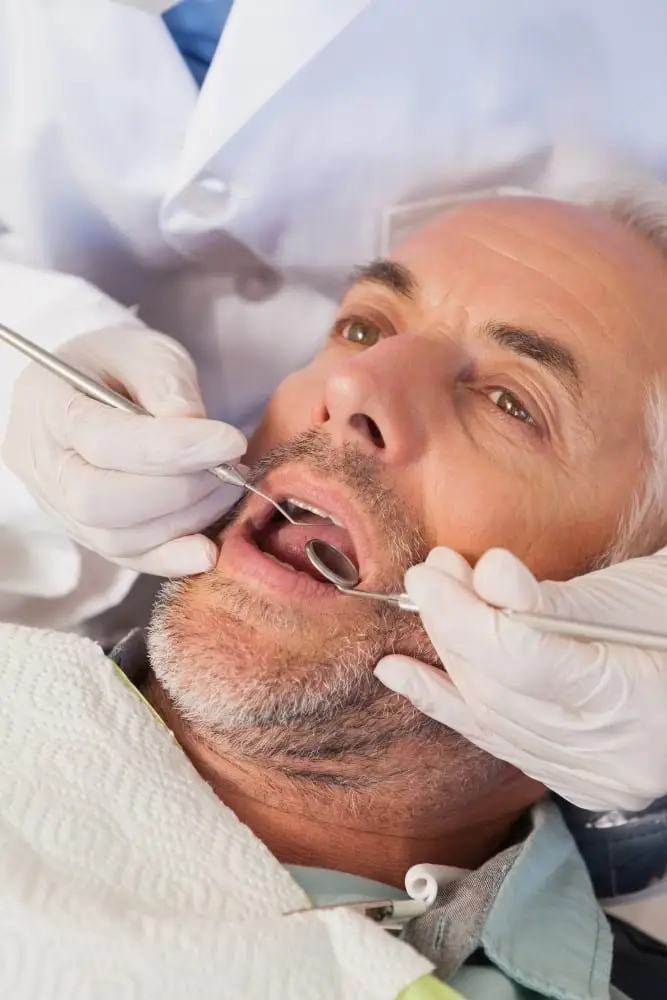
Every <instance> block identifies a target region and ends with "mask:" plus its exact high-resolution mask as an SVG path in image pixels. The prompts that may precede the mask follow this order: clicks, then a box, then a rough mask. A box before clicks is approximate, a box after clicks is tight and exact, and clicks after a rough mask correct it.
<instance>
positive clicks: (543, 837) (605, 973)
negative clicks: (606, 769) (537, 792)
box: [451, 802, 613, 1000]
mask: <svg viewBox="0 0 667 1000" xmlns="http://www.w3.org/2000/svg"><path fill="white" fill-rule="evenodd" d="M532 816H533V824H534V825H533V831H532V833H531V834H530V835H529V836H528V839H527V840H526V842H525V843H524V845H523V848H522V850H521V853H520V854H519V856H518V858H517V860H516V861H515V862H514V865H513V866H512V868H511V869H510V871H509V872H508V874H507V876H506V877H505V881H504V882H503V884H502V886H501V887H500V891H499V892H498V895H497V897H496V900H495V902H494V904H493V906H492V907H491V909H490V911H489V915H488V917H487V920H486V923H485V925H484V931H483V933H482V946H483V948H484V951H485V952H486V954H487V956H488V957H489V958H490V959H491V961H492V962H493V963H494V965H496V966H497V967H498V968H499V969H501V970H502V971H503V972H504V973H505V974H506V975H507V976H509V978H510V979H512V980H514V981H515V982H516V983H520V984H521V985H523V986H524V987H526V988H528V989H530V990H534V991H536V992H537V993H538V994H540V995H543V996H547V997H558V998H562V1000H565V998H568V1000H575V998H576V1000H607V998H608V997H609V996H610V992H609V981H610V978H611V960H612V951H613V939H612V934H611V930H610V927H609V924H608V923H607V920H606V918H605V916H604V914H603V912H602V910H601V909H600V906H599V904H598V902H597V900H596V899H595V894H594V892H593V886H592V884H591V880H590V878H589V875H588V872H587V871H586V866H585V864H584V861H583V859H582V857H581V855H580V854H579V852H578V850H577V847H576V845H575V843H574V840H573V839H572V836H571V834H570V832H569V831H568V829H567V827H566V826H565V823H564V821H563V818H562V816H561V814H560V812H559V811H558V808H557V806H555V805H554V803H553V802H544V803H541V804H540V805H538V806H536V807H535V808H534V810H533V814H532ZM451 985H452V986H453V987H454V988H455V989H456V988H457V984H456V979H454V980H453V982H452V983H451Z"/></svg>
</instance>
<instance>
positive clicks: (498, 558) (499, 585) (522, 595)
mask: <svg viewBox="0 0 667 1000" xmlns="http://www.w3.org/2000/svg"><path fill="white" fill-rule="evenodd" d="M472 585H473V589H474V590H475V593H476V594H477V596H478V597H481V598H482V600H483V601H486V603H487V604H491V605H493V607H496V608H511V609H512V611H537V610H540V611H545V610H547V609H546V608H545V607H544V606H543V604H542V602H541V595H540V584H539V583H538V582H537V580H536V579H535V577H534V576H533V574H532V573H531V572H530V570H529V569H528V567H527V566H525V565H524V564H523V563H522V562H521V560H520V559H517V557H516V556H515V555H512V553H511V552H508V551H507V549H489V550H488V552H485V553H484V555H483V556H482V557H481V559H479V560H478V561H477V563H476V565H475V569H474V571H473V576H472Z"/></svg>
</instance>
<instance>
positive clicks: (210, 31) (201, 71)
mask: <svg viewBox="0 0 667 1000" xmlns="http://www.w3.org/2000/svg"><path fill="white" fill-rule="evenodd" d="M233 2H234V0H181V2H180V3H177V4H176V6H175V7H172V8H171V9H170V10H168V11H166V12H165V13H164V14H163V15H162V16H163V19H164V22H165V24H166V25H167V27H168V28H169V31H170V32H171V36H172V38H173V39H174V41H175V42H176V45H178V48H179V49H180V52H181V55H182V56H183V58H184V59H185V61H186V63H187V64H188V68H189V69H190V72H191V73H192V75H193V77H194V78H195V80H196V81H197V84H198V85H199V86H200V87H201V85H202V83H203V82H204V80H205V79H206V74H207V73H208V68H209V66H210V65H211V61H212V59H213V56H214V55H215V50H216V49H217V47H218V42H219V41H220V36H221V35H222V29H223V28H224V26H225V24H226V22H227V18H228V17H229V12H230V10H231V9H232V4H233Z"/></svg>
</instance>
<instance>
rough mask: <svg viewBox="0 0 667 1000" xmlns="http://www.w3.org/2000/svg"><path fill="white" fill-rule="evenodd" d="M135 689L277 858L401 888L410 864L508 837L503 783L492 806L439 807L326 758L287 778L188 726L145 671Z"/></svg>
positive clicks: (513, 810)
mask: <svg viewBox="0 0 667 1000" xmlns="http://www.w3.org/2000/svg"><path fill="white" fill-rule="evenodd" d="M144 694H145V696H146V697H147V698H148V700H149V701H150V703H151V704H152V705H153V707H154V708H155V709H156V711H157V712H158V714H159V715H160V716H161V717H162V718H163V719H164V721H165V722H166V724H167V725H168V726H169V728H170V729H171V730H172V732H173V733H174V735H175V737H176V739H177V740H178V741H179V743H180V744H181V746H182V747H183V750H184V751H185V753H186V754H187V755H188V757H189V758H190V760H191V762H192V764H193V765H194V767H195V768H196V769H197V771H198V772H199V774H200V775H201V776H202V777H203V778H204V779H205V780H206V781H207V783H208V784H209V785H210V786H211V788H212V789H213V791H214V792H215V794H216V795H217V796H218V798H220V799H221V800H222V802H224V803H225V805H227V806H228V807H229V808H230V809H232V810H233V812H234V813H235V814H236V816H237V817H238V818H239V819H240V820H241V821H242V822H243V823H245V824H246V825H247V826H248V827H250V829H251V830H252V831H253V832H254V833H255V835H256V836H257V837H258V838H259V839H260V840H261V841H262V842H263V843H264V844H265V845H266V846H267V847H268V848H269V850H270V851H271V852H272V854H273V855H274V856H275V857H276V858H277V859H278V860H279V861H281V862H282V863H283V864H294V865H304V866H309V867H317V868H327V869H330V870H334V871H343V872H348V873H349V874H354V875H362V876H364V877H366V878H371V879H375V880H377V881H379V882H384V883H385V884H387V885H393V886H399V887H402V886H403V885H404V878H405V873H406V872H407V870H408V869H409V868H410V867H411V866H412V865H414V864H420V863H426V862H428V863H431V864H442V865H451V866H455V867H458V868H475V867H478V866H479V865H480V864H482V863H483V862H484V861H486V860H487V859H488V858H489V857H491V856H492V855H493V854H495V853H497V851H498V850H500V849H501V848H502V847H503V846H504V845H505V844H506V843H507V841H508V836H509V833H510V831H511V829H512V826H513V824H514V821H515V820H516V819H517V818H518V816H519V814H520V813H521V812H522V811H523V810H522V808H521V806H519V805H518V804H516V803H513V802H512V801H511V799H512V797H511V792H510V794H509V801H508V802H507V808H506V809H503V810H502V813H501V815H498V811H497V809H495V808H494V809H493V810H490V809H489V803H487V802H481V803H479V804H478V806H477V807H476V808H474V809H472V808H468V807H466V808H465V809H462V810H460V811H459V810H457V809H456V808H454V809H452V810H451V814H450V815H448V810H447V809H446V806H443V803H441V802H438V803H434V806H433V808H430V807H429V805H428V803H427V802H425V801H423V797H422V796H420V789H419V788H418V787H415V788H414V794H412V795H410V796H409V798H410V800H411V802H410V806H409V807H407V806H406V805H405V802H406V799H407V798H408V796H406V797H401V798H400V800H398V801H397V798H396V796H395V795H394V794H393V793H392V794H389V795H384V794H383V792H382V789H381V788H379V789H378V788H377V787H374V788H373V789H372V790H371V791H370V792H369V793H364V792H359V791H357V790H350V789H348V788H346V787H344V786H340V785H338V784H334V783H332V782H330V781H328V780H327V777H328V776H327V769H326V764H324V765H322V764H318V769H319V775H320V777H321V780H318V779H317V775H318V771H317V770H316V769H315V768H313V767H310V768H309V775H308V777H305V778H303V779H295V778H294V777H293V776H292V775H289V776H288V775H285V774H283V773H282V772H281V770H280V768H279V767H275V766H272V767H270V768H269V767H264V766H263V765H262V764H257V763H256V762H254V761H248V760H246V759H238V758H236V757H235V756H234V755H233V753H232V752H230V751H229V750H228V748H225V750H223V751H220V750H219V749H217V747H216V746H215V745H214V744H212V743H211V742H208V741H206V740H205V739H202V738H200V737H199V736H198V735H196V734H194V733H192V732H191V731H190V730H189V729H188V728H187V727H186V726H185V725H184V724H183V723H182V721H181V720H180V718H179V717H178V716H177V715H176V713H175V712H174V710H173V708H172V706H171V704H170V703H169V701H168V699H167V698H166V696H165V694H164V692H163V691H162V689H161V688H160V687H159V686H158V685H157V683H156V682H155V680H154V679H152V680H151V681H150V682H149V684H148V686H147V688H146V690H145V691H144ZM396 766H399V763H398V762H397V764H396ZM415 784H417V783H415ZM508 791H509V790H508ZM496 804H497V800H496ZM492 813H493V817H492Z"/></svg>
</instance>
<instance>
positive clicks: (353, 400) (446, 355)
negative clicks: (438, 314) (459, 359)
mask: <svg viewBox="0 0 667 1000" xmlns="http://www.w3.org/2000/svg"><path fill="white" fill-rule="evenodd" d="M452 353H453V352H452V348H451V347H450V348H447V347H446V346H445V345H443V344H442V343H437V342H435V341H434V339H433V338H429V337H425V336H421V335H419V334H410V333H403V334H400V335H398V336H395V337H388V338H387V339H385V340H382V341H380V342H379V343H378V344H376V345H374V346H373V347H369V348H367V349H366V350H365V351H361V352H359V353H358V354H356V355H354V356H353V357H350V358H349V359H347V360H346V361H345V362H343V363H342V364H341V365H339V366H338V367H337V368H336V370H335V371H334V372H332V373H331V375H330V376H329V377H328V379H327V381H326V383H325V387H324V399H323V407H322V413H321V422H322V424H323V426H324V427H325V428H326V430H327V431H328V432H329V434H330V435H331V437H332V440H333V442H334V443H335V444H337V445H338V446H339V447H340V446H342V445H344V444H350V443H353V444H356V445H358V446H360V447H361V448H363V449H364V450H365V451H366V452H368V453H373V454H374V455H375V457H376V458H378V459H380V460H381V461H382V462H384V463H386V464H390V465H394V464H396V465H401V464H405V463H407V462H409V461H411V460H414V459H415V458H416V457H418V456H419V455H420V454H421V453H422V452H423V450H424V448H425V447H426V444H427V441H428V435H429V428H430V426H431V425H432V422H433V418H434V406H435V407H437V408H438V410H439V412H440V415H441V416H442V414H443V412H444V410H445V409H446V407H447V405H448V403H447V399H448V398H451V393H448V392H447V381H448V379H449V380H451V375H450V373H451V370H452V359H451V355H452Z"/></svg>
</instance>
